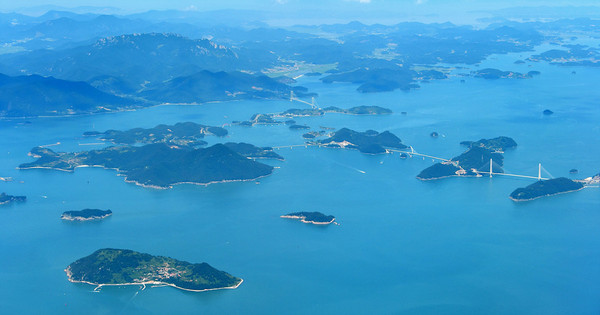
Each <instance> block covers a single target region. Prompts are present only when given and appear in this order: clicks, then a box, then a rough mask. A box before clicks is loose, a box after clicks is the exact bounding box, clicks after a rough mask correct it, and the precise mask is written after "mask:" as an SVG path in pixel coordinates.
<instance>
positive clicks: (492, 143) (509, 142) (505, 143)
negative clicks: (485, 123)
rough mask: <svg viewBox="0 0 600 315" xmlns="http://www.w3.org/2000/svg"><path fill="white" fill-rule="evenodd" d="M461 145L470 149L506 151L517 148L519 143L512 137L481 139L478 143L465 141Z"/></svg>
mask: <svg viewBox="0 0 600 315" xmlns="http://www.w3.org/2000/svg"><path fill="white" fill-rule="evenodd" d="M460 144H462V145H466V146H468V147H482V148H485V149H488V150H494V151H504V150H506V149H512V148H516V147H517V142H516V141H515V140H514V139H513V138H510V137H504V136H501V137H496V138H492V139H481V140H478V141H463V142H461V143H460Z"/></svg>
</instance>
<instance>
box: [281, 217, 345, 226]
mask: <svg viewBox="0 0 600 315" xmlns="http://www.w3.org/2000/svg"><path fill="white" fill-rule="evenodd" d="M279 217H280V218H284V219H294V220H300V222H302V223H310V224H316V225H328V224H331V223H333V221H335V218H333V219H331V221H329V222H318V221H308V220H306V217H304V216H296V215H281V216H279Z"/></svg>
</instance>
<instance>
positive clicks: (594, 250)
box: [0, 47, 600, 314]
mask: <svg viewBox="0 0 600 315" xmlns="http://www.w3.org/2000/svg"><path fill="white" fill-rule="evenodd" d="M547 48H548V47H540V50H541V51H543V50H545V49H547ZM528 54H530V53H527V54H525V53H520V54H509V55H497V56H496V55H495V56H491V57H490V58H489V59H488V60H486V61H485V62H484V63H482V64H481V65H479V67H475V66H466V67H467V68H468V69H455V70H453V71H452V74H453V75H452V76H451V77H450V78H449V79H446V80H439V81H433V82H431V83H424V84H422V85H421V88H420V89H418V90H413V91H410V92H403V91H394V92H386V93H375V94H361V93H358V92H357V91H356V87H357V86H356V85H352V84H342V83H336V84H328V85H326V84H322V83H321V82H320V81H319V80H318V78H314V77H303V78H301V79H299V82H298V84H299V85H303V86H306V87H308V88H309V89H310V90H311V91H314V92H317V93H319V97H318V98H317V101H318V103H319V105H321V106H323V107H325V106H338V107H342V108H349V107H352V106H359V105H379V106H382V107H386V108H390V109H392V110H393V111H394V114H392V115H388V116H366V117H364V116H363V117H361V116H350V115H340V114H327V115H325V116H323V117H307V118H297V119H296V121H298V123H300V124H307V125H309V126H311V127H313V130H319V126H326V127H334V128H342V127H348V128H351V129H355V130H359V131H364V130H367V129H375V130H378V131H384V130H390V131H391V132H393V133H394V134H396V135H398V136H399V137H400V138H401V139H402V140H403V142H404V143H406V144H408V145H411V146H413V147H414V148H415V150H417V151H418V152H421V153H426V154H430V155H433V156H440V157H446V158H450V157H453V156H456V155H458V154H460V153H462V152H463V151H464V150H465V148H464V147H461V146H460V145H459V143H460V142H461V141H464V140H478V139H481V138H493V137H497V136H501V135H503V136H510V137H512V138H514V139H515V140H516V141H517V143H518V147H517V148H516V149H514V150H510V151H507V152H506V153H505V154H504V155H505V170H506V171H507V172H510V173H515V174H524V175H532V176H537V171H538V163H542V165H543V167H544V169H545V170H547V171H548V172H549V173H551V175H552V176H554V177H559V176H567V177H571V178H582V177H587V176H592V175H594V174H596V173H598V172H600V110H599V103H598V102H599V101H600V89H599V88H598V81H599V79H600V68H596V69H593V68H582V67H559V66H554V65H548V64H546V63H526V64H523V65H515V64H513V62H514V61H515V60H517V59H524V58H526V57H527V56H528ZM485 67H495V68H500V69H502V70H513V71H519V72H528V71H531V70H537V71H540V72H541V75H540V76H536V77H534V78H532V79H523V80H520V79H500V80H484V79H477V78H473V77H462V76H460V74H461V73H468V72H469V71H471V70H476V69H478V68H485ZM573 71H575V72H576V74H573V73H572V72H573ZM461 80H465V82H464V83H463V82H461ZM303 106H305V105H303V104H301V103H293V104H291V103H290V102H289V101H285V100H280V101H236V102H222V103H209V104H203V105H199V106H157V107H152V108H146V109H141V110H137V111H128V112H121V113H114V114H103V115H94V116H80V117H66V118H64V117H63V118H61V117H57V118H37V119H28V121H29V122H31V123H25V120H11V121H7V120H2V121H0V135H1V137H0V176H2V177H13V178H14V180H13V181H12V182H0V191H2V192H6V193H9V194H13V195H26V196H27V198H28V200H27V202H25V203H14V204H10V205H4V206H0V253H2V256H1V257H2V258H1V259H0V283H1V285H0V313H5V314H41V313H55V314H73V313H79V314H82V313H85V314H175V313H180V314H186V313H187V314H248V313H258V314H281V313H289V314H332V313H341V314H365V313H371V314H598V313H600V189H599V188H587V189H584V190H582V191H579V192H576V193H571V194H563V195H559V196H554V197H550V198H543V199H539V200H535V201H532V202H525V203H515V202H513V201H511V200H510V199H509V198H508V195H509V194H510V193H511V192H512V191H513V190H514V189H516V188H518V187H524V186H526V185H529V184H531V183H532V182H533V181H534V180H532V179H523V178H514V177H502V176H495V177H492V178H489V177H482V178H447V179H443V180H438V181H429V182H423V181H419V180H417V179H416V178H415V176H416V175H417V174H418V173H419V172H420V171H421V170H422V169H424V168H426V167H428V166H430V165H432V164H433V161H432V160H431V159H423V158H419V157H413V158H409V159H405V160H404V159H400V158H399V156H398V155H397V154H389V155H376V156H372V155H365V154H361V153H360V152H358V151H354V150H341V149H327V148H317V147H307V148H304V147H295V148H293V149H281V150H279V151H278V153H279V154H281V155H283V156H284V157H285V161H265V162H266V163H268V164H270V165H273V166H276V167H277V169H276V170H275V172H274V173H273V174H272V175H270V176H268V177H265V178H262V179H260V180H259V183H258V184H257V183H255V182H237V183H223V184H213V185H209V186H206V187H205V186H195V185H178V186H176V187H174V188H173V189H168V190H155V189H149V188H142V187H139V186H136V185H134V184H130V183H126V182H124V178H123V177H121V176H116V172H115V171H113V170H104V169H99V168H81V169H77V170H76V171H75V172H74V173H68V172H61V171H55V170H41V169H36V170H23V171H20V170H17V169H16V167H17V166H18V165H19V164H21V163H24V162H28V161H31V160H32V158H31V157H29V156H27V153H28V152H29V150H30V149H31V148H32V147H34V146H38V145H47V144H54V143H57V142H60V144H59V145H56V146H52V147H50V148H52V149H53V150H58V151H80V150H90V149H97V148H102V147H104V146H106V145H102V144H95V145H83V144H88V143H97V142H99V141H96V140H95V139H90V138H83V137H82V136H81V135H82V133H83V132H85V131H89V130H98V131H104V130H107V129H120V130H124V129H129V128H134V127H153V126H155V125H157V124H160V123H166V124H172V123H176V122H181V121H194V122H197V123H202V124H207V125H222V124H224V123H229V122H231V121H232V120H247V119H249V117H250V116H251V115H252V114H254V113H274V112H280V111H283V110H286V109H288V108H292V107H295V108H298V107H300V108H302V107H303ZM544 109H550V110H552V111H553V112H554V115H551V116H544V115H542V111H543V110H544ZM401 112H406V115H402V114H401ZM227 129H228V130H229V132H230V134H229V136H228V137H227V138H225V139H221V138H216V137H207V138H206V140H207V141H209V143H210V144H213V143H217V142H225V141H235V142H241V141H243V142H249V143H252V144H255V145H259V146H283V145H292V144H302V143H303V139H302V136H301V135H302V133H303V131H292V130H289V129H288V128H287V126H284V125H278V126H255V127H251V128H248V127H241V126H230V127H227ZM433 131H436V132H438V133H439V134H440V137H438V138H432V137H430V133H431V132H433ZM572 168H576V169H578V170H579V174H577V175H569V170H570V169H572ZM544 175H547V174H546V173H544ZM548 176H549V175H548ZM83 208H99V209H111V210H112V211H113V212H114V214H113V216H111V217H109V218H107V219H105V220H103V221H101V222H85V223H74V222H65V221H62V220H60V215H61V213H62V212H63V211H67V210H78V209H83ZM297 211H320V212H323V213H326V214H333V215H335V216H336V218H337V222H339V225H329V226H314V225H307V224H302V223H300V222H298V221H294V220H286V219H281V218H280V217H279V216H280V215H282V214H286V213H289V212H297ZM106 247H110V248H127V249H132V250H136V251H140V252H146V253H150V254H154V255H163V256H169V257H174V258H177V259H180V260H186V261H189V262H208V263H209V264H211V265H212V266H214V267H215V268H217V269H221V270H225V271H227V272H229V273H231V274H233V275H235V276H238V277H241V278H243V279H244V283H243V284H242V285H241V286H240V287H239V288H238V289H236V290H220V291H212V292H203V293H192V292H185V291H180V290H177V289H174V288H170V287H160V288H149V287H148V288H146V289H145V290H141V288H140V287H137V286H129V287H105V288H102V289H101V290H100V292H93V289H94V287H93V286H89V285H84V284H73V283H70V282H68V281H67V277H66V275H65V272H64V271H63V270H64V269H65V267H66V266H67V265H69V264H70V263H72V262H73V261H75V260H77V259H79V258H81V257H84V256H87V255H89V254H91V253H92V252H94V251H95V250H97V249H100V248H106Z"/></svg>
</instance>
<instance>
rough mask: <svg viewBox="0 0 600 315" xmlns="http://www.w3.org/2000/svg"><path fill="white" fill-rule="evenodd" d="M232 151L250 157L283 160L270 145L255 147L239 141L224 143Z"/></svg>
mask: <svg viewBox="0 0 600 315" xmlns="http://www.w3.org/2000/svg"><path fill="white" fill-rule="evenodd" d="M224 145H225V146H226V147H228V148H229V149H231V150H232V151H234V152H236V153H238V154H240V155H242V156H245V157H247V158H251V159H275V160H280V161H283V156H281V155H279V154H277V153H275V152H274V151H273V148H271V147H262V148H261V147H257V146H255V145H252V144H249V143H245V142H240V143H235V142H227V143H225V144H224Z"/></svg>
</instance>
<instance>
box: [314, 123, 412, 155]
mask: <svg viewBox="0 0 600 315" xmlns="http://www.w3.org/2000/svg"><path fill="white" fill-rule="evenodd" d="M311 144H317V145H321V146H325V147H331V148H348V149H358V151H360V152H362V153H368V154H380V153H386V152H387V150H386V149H397V150H401V149H406V148H408V146H406V145H404V144H403V143H402V140H400V138H398V137H397V136H396V135H394V134H393V133H391V132H389V131H384V132H382V133H379V132H377V131H375V130H367V131H365V132H358V131H354V130H351V129H348V128H342V129H340V130H338V131H336V132H333V133H332V134H331V135H330V136H329V138H327V139H323V140H319V141H316V142H313V143H311Z"/></svg>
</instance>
